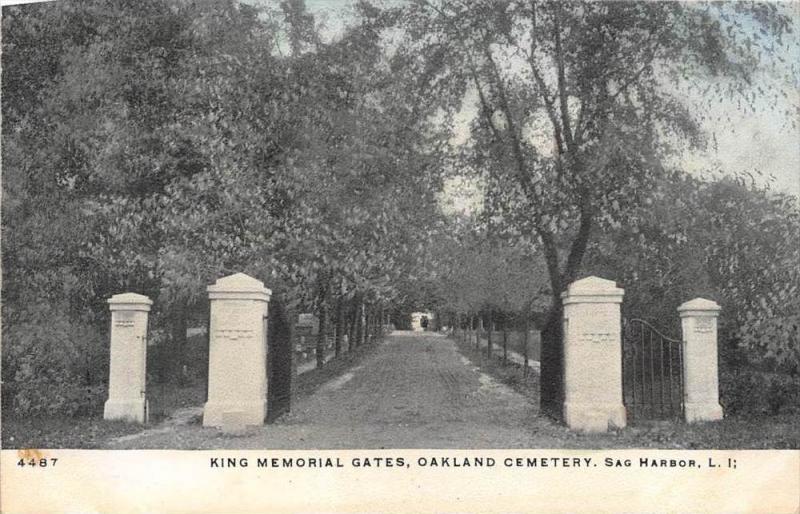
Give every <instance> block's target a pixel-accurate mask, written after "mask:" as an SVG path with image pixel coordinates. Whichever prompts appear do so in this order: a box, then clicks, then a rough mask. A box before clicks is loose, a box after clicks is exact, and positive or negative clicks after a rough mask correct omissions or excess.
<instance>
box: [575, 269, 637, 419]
mask: <svg viewBox="0 0 800 514" xmlns="http://www.w3.org/2000/svg"><path fill="white" fill-rule="evenodd" d="M623 294H624V291H623V290H622V289H620V288H618V287H617V285H616V284H615V283H614V282H613V281H611V280H605V279H602V278H598V277H588V278H584V279H582V280H578V281H576V282H573V283H572V284H570V285H569V287H568V288H567V290H566V291H565V292H564V293H563V294H562V295H561V298H562V301H563V302H564V395H565V398H564V421H565V422H566V423H567V425H568V426H569V427H570V428H573V429H577V430H583V431H586V432H605V431H607V430H608V429H609V427H618V428H622V427H624V426H625V424H626V413H625V405H624V404H623V402H622V336H621V313H620V304H621V303H622V296H623Z"/></svg>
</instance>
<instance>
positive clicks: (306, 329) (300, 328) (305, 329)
mask: <svg viewBox="0 0 800 514" xmlns="http://www.w3.org/2000/svg"><path fill="white" fill-rule="evenodd" d="M296 329H297V332H298V334H299V335H302V336H305V337H308V336H315V335H317V334H319V318H318V317H316V316H315V315H314V314H312V313H309V312H304V313H302V314H299V315H298V316H297V327H296Z"/></svg>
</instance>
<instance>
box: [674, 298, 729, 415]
mask: <svg viewBox="0 0 800 514" xmlns="http://www.w3.org/2000/svg"><path fill="white" fill-rule="evenodd" d="M719 311H720V306H719V305H717V303H716V302H713V301H711V300H705V299H703V298H695V299H694V300H689V301H688V302H686V303H684V304H682V305H681V306H680V307H678V313H679V314H680V317H681V329H682V331H683V408H684V413H685V416H686V421H687V422H689V423H691V422H694V421H712V420H717V419H722V406H720V404H719V378H718V369H717V317H718V316H719Z"/></svg>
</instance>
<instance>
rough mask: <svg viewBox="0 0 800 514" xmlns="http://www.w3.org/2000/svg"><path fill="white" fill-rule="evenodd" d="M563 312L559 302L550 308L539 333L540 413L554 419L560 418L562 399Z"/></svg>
mask: <svg viewBox="0 0 800 514" xmlns="http://www.w3.org/2000/svg"><path fill="white" fill-rule="evenodd" d="M562 317H563V310H562V308H561V304H560V302H559V303H558V304H556V305H554V306H552V307H551V309H550V312H549V314H548V316H547V322H546V323H545V326H544V329H543V330H542V331H541V357H540V359H541V384H540V391H541V393H540V394H541V398H540V400H539V403H540V408H541V411H542V412H543V413H545V414H548V415H550V416H552V417H555V418H561V416H562V403H563V399H564V385H563V381H564V376H563V361H564V355H563V353H564V347H563V336H564V334H563V321H562Z"/></svg>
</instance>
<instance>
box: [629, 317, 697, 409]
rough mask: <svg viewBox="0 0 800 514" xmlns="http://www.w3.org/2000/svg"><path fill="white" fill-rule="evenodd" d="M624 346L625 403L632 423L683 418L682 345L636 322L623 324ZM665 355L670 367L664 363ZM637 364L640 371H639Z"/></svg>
mask: <svg viewBox="0 0 800 514" xmlns="http://www.w3.org/2000/svg"><path fill="white" fill-rule="evenodd" d="M634 327H638V330H639V334H638V336H639V337H638V338H637V337H635V336H636V335H637V334H636V333H635V328H634ZM654 338H657V341H658V353H657V356H658V361H659V362H658V366H657V367H658V376H656V362H655V360H656V351H655V346H656V345H655V342H654ZM665 343H666V352H665V348H664V346H665ZM623 344H624V351H623V352H622V355H623V362H622V366H623V390H624V392H625V394H624V395H623V400H624V402H625V405H626V407H627V408H628V410H629V414H630V417H631V418H632V419H642V418H657V417H660V418H665V417H681V416H682V414H683V376H682V375H683V348H682V344H683V343H682V341H681V340H679V339H675V338H672V337H669V336H667V335H664V334H663V333H662V332H661V331H659V330H658V329H657V328H655V327H654V326H653V325H652V324H651V323H649V322H647V321H645V320H643V319H639V318H632V319H629V320H625V321H623ZM673 346H677V350H673ZM665 353H666V360H667V363H666V364H665V363H664V358H665ZM648 354H649V355H648ZM676 356H677V360H678V363H677V365H676V366H675V365H673V360H674V359H675V357H676ZM648 357H649V359H648ZM648 360H649V362H648ZM637 364H638V365H639V368H640V369H637ZM628 366H630V367H631V369H630V370H627V369H626V368H627V367H628ZM676 368H677V369H676ZM629 371H630V373H629ZM648 372H649V373H648ZM648 375H649V377H648ZM656 382H658V383H656ZM676 386H677V401H676ZM656 388H657V389H658V390H656ZM629 399H630V402H629V401H628V400H629ZM656 411H657V412H656Z"/></svg>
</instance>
